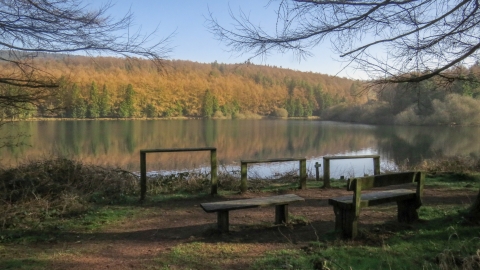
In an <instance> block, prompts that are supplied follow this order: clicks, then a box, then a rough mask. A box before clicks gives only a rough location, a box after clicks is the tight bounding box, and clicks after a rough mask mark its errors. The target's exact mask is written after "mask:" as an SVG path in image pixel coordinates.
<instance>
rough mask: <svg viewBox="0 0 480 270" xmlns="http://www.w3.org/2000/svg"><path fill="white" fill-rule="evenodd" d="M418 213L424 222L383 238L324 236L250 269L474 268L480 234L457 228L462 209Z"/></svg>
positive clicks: (479, 258) (479, 253)
mask: <svg viewBox="0 0 480 270" xmlns="http://www.w3.org/2000/svg"><path fill="white" fill-rule="evenodd" d="M422 208H424V209H423V210H422V211H421V212H422V213H420V215H421V216H422V217H426V219H425V222H423V223H417V224H415V225H414V226H413V227H412V228H410V229H406V230H399V231H397V232H394V233H393V234H392V235H391V236H390V237H388V238H386V239H382V238H381V237H380V236H381V235H382V234H385V231H382V230H380V231H378V232H376V235H371V234H367V232H363V239H360V240H359V241H358V242H351V241H343V240H331V239H328V237H324V239H321V240H320V241H318V242H312V243H311V244H310V245H309V246H308V247H307V248H303V249H298V248H296V249H285V250H279V251H274V252H270V253H267V254H266V255H265V256H264V257H262V258H260V259H258V260H256V261H255V263H254V264H253V269H277V268H278V269H280V268H283V269H285V268H286V269H332V270H333V269H480V231H479V230H478V227H473V226H471V227H470V226H464V225H462V223H461V214H459V213H458V211H460V210H464V209H458V208H455V207H447V208H445V209H440V210H439V209H437V208H433V207H422ZM370 233H371V232H370ZM326 238H327V239H326ZM375 238H377V239H375ZM366 240H368V242H372V241H373V242H376V243H375V244H365V241H366ZM375 240H376V241H375Z"/></svg>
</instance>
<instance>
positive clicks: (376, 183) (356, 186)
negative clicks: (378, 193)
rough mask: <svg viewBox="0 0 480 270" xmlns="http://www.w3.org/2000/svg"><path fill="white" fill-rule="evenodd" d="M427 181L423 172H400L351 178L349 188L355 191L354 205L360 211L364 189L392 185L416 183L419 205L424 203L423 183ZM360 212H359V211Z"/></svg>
mask: <svg viewBox="0 0 480 270" xmlns="http://www.w3.org/2000/svg"><path fill="white" fill-rule="evenodd" d="M424 182H425V174H424V173H423V172H418V171H417V172H413V171H411V172H400V173H388V174H379V175H373V176H367V177H360V178H353V179H349V180H348V183H347V190H349V191H353V192H354V194H353V207H354V208H355V211H356V212H358V211H359V208H360V200H361V192H362V190H366V189H371V188H376V187H386V186H392V185H402V184H408V183H416V197H417V199H416V200H417V205H418V206H420V205H421V204H422V194H423V185H424ZM357 214H358V213H357Z"/></svg>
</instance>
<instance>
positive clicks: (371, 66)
mask: <svg viewBox="0 0 480 270" xmlns="http://www.w3.org/2000/svg"><path fill="white" fill-rule="evenodd" d="M277 2H278V7H276V6H275V7H276V9H275V10H276V12H277V20H276V21H273V22H272V25H275V26H276V27H275V28H274V30H272V31H267V30H265V28H262V27H260V26H256V24H255V22H253V21H251V19H250V18H249V16H248V15H246V14H245V13H243V12H240V13H239V14H238V15H235V14H233V12H230V14H231V16H232V18H233V19H234V21H235V24H234V25H233V26H232V27H231V28H227V27H224V26H223V25H222V24H220V22H218V21H217V19H216V18H215V17H214V15H213V14H210V17H209V18H208V23H209V25H208V26H209V29H210V30H211V32H212V33H213V34H214V35H215V37H216V38H217V39H219V40H221V41H223V42H224V43H225V44H226V45H227V46H229V47H230V49H231V51H232V52H237V53H248V54H249V55H252V57H257V56H262V57H263V56H267V55H268V53H271V52H272V51H278V52H281V53H285V52H293V53H294V54H296V55H297V56H298V57H299V58H305V57H308V56H311V49H312V48H314V47H315V46H317V45H319V44H320V43H322V42H325V41H330V42H331V44H332V47H333V49H334V52H335V53H336V54H338V55H339V56H340V57H342V59H344V60H345V61H346V62H347V63H349V65H350V66H351V67H355V68H357V69H361V70H363V71H365V72H366V73H367V74H368V75H370V77H371V78H372V79H374V80H375V81H376V82H379V83H397V82H419V81H423V80H426V79H430V78H432V77H437V78H444V79H447V80H454V79H457V78H458V77H460V76H461V75H459V74H456V73H454V72H452V68H454V67H456V66H457V65H463V64H472V63H474V62H475V61H477V60H478V56H479V55H478V50H479V48H480V38H479V37H480V20H479V19H478V18H480V12H479V3H478V1H472V0H463V1H460V0H454V1H452V0H401V1H391V0H383V1H376V0H360V1H351V0H345V1H328V0H296V1H295V0H281V1H273V0H271V1H269V2H268V5H274V4H275V3H277Z"/></svg>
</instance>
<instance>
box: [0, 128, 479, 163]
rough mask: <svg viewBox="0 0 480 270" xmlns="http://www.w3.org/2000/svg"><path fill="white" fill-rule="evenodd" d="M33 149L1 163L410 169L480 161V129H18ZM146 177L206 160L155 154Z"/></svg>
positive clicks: (10, 154) (8, 152)
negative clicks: (246, 163) (324, 163)
mask: <svg viewBox="0 0 480 270" xmlns="http://www.w3.org/2000/svg"><path fill="white" fill-rule="evenodd" d="M17 131H19V132H20V131H21V132H23V133H29V134H31V136H30V137H29V138H28V141H29V142H30V143H31V145H32V147H27V146H25V145H24V146H21V147H19V148H16V149H10V148H3V149H0V153H1V155H2V157H3V158H2V162H3V163H8V162H10V161H12V160H13V161H15V160H18V159H19V158H20V159H21V158H29V159H32V158H42V157H45V156H46V155H51V154H58V155H62V156H67V157H71V156H75V157H77V158H79V159H81V160H83V161H85V162H88V163H93V164H98V165H112V166H120V167H122V168H127V169H131V170H138V166H139V154H138V153H139V151H140V149H149V148H189V147H204V146H214V147H217V149H218V152H217V156H218V159H219V162H220V164H225V165H228V164H233V163H235V162H237V163H238V162H239V160H241V159H252V158H256V159H257V158H258V159H267V158H279V157H297V156H298V157H307V158H318V157H321V156H324V155H335V154H345V153H351V152H357V151H363V150H365V149H369V150H372V152H378V153H379V154H380V155H381V156H382V159H384V160H390V161H393V162H395V163H396V164H399V163H403V162H404V161H405V160H406V159H408V160H409V162H410V163H411V164H415V163H417V162H419V161H420V160H421V159H423V158H432V157H436V156H444V155H446V156H452V155H471V156H478V154H479V153H480V141H478V140H477V139H476V138H477V134H478V131H479V128H458V127H394V126H367V125H350V124H342V123H335V122H321V121H301V120H298V121H292V120H289V121H286V120H134V121H132V120H129V121H51V122H24V123H19V125H18V130H17ZM148 159H149V166H150V168H147V169H149V170H155V169H159V168H162V169H163V168H166V169H174V168H183V167H190V166H192V165H194V166H203V165H206V164H208V161H209V154H208V153H202V152H197V153H183V154H182V153H174V154H158V155H152V156H151V157H148Z"/></svg>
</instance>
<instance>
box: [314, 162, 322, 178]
mask: <svg viewBox="0 0 480 270" xmlns="http://www.w3.org/2000/svg"><path fill="white" fill-rule="evenodd" d="M320 167H322V165H321V164H320V163H318V162H315V180H317V181H320V172H319V169H318V168H320Z"/></svg>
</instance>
